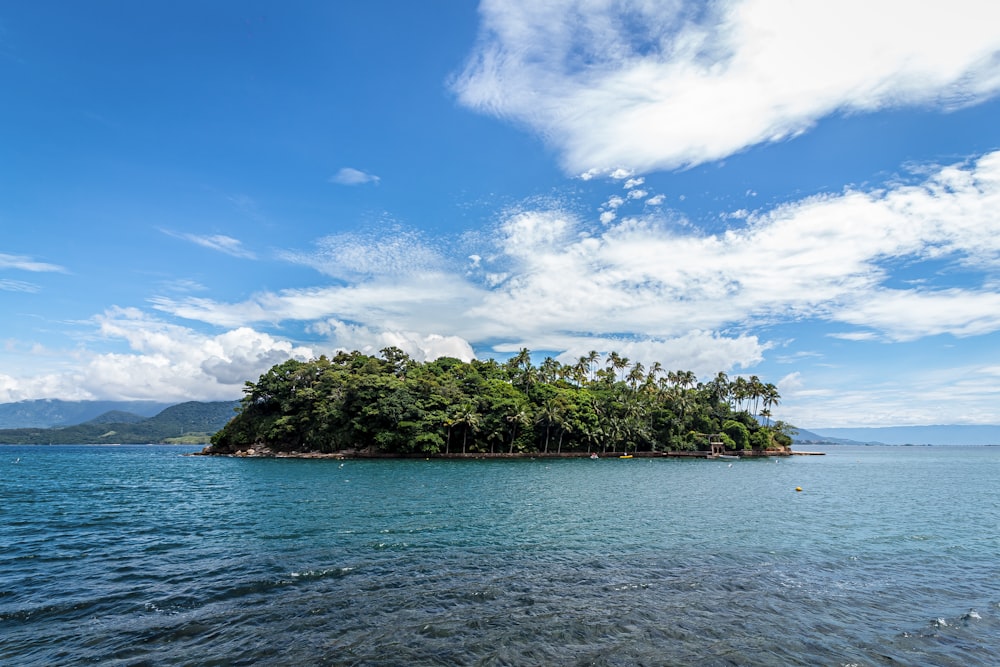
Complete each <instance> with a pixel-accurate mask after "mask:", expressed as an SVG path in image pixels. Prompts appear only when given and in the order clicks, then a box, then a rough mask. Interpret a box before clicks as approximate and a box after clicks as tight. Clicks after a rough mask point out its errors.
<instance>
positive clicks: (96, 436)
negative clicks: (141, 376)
mask: <svg viewBox="0 0 1000 667" xmlns="http://www.w3.org/2000/svg"><path fill="white" fill-rule="evenodd" d="M236 406H237V403H236V402H235V401H217V402H211V403H200V402H197V401H189V402H187V403H180V404H178V405H174V406H171V407H169V408H167V409H165V410H163V411H162V412H160V413H159V414H157V415H156V416H154V417H150V418H148V419H145V418H142V417H138V416H137V415H127V413H125V414H126V415H127V416H123V417H122V421H117V422H115V421H107V419H113V418H114V413H106V414H105V415H101V416H100V417H98V418H96V419H93V420H91V421H89V422H87V423H85V424H78V425H76V426H64V427H60V428H16V429H2V430H0V443H4V444H8V445H46V444H51V445H71V444H107V443H120V444H149V443H152V444H155V443H166V442H184V443H205V442H208V441H209V438H210V437H211V435H212V434H213V433H215V432H216V431H218V430H219V429H220V428H222V426H223V425H224V424H225V423H226V422H227V421H229V420H230V419H231V418H232V416H233V410H234V409H235V408H236ZM137 420H138V421H137Z"/></svg>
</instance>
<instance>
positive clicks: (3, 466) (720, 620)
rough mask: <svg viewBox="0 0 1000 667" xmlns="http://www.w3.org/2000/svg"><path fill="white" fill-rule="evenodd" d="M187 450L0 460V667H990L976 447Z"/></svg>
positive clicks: (984, 484)
mask: <svg viewBox="0 0 1000 667" xmlns="http://www.w3.org/2000/svg"><path fill="white" fill-rule="evenodd" d="M190 451H192V448H191V447H169V446H157V447H132V446H121V447H55V446H53V447H11V446H6V447H0V473H2V474H0V663H3V664H13V665H75V664H102V665H145V664H148V665H170V664H200V665H251V664H253V665H257V664H272V665H285V664H296V665H671V664H673V665H688V664H702V665H821V664H822V665H962V666H966V665H995V664H1000V607H998V603H1000V537H998V526H1000V493H998V491H1000V485H998V482H1000V448H997V447H857V448H850V447H831V448H829V449H827V450H826V451H827V452H828V454H827V455H826V456H817V457H791V458H787V459H781V460H776V459H768V460H756V461H738V462H733V463H732V464H730V463H729V462H720V461H674V460H663V459H657V460H649V459H640V458H636V459H631V460H619V459H602V460H598V461H591V460H586V459H574V460H559V461H552V460H516V461H425V460H414V461H347V462H343V464H341V462H338V461H330V460H321V461H316V460H265V459H228V458H205V457H192V456H184V454H185V453H188V452H190ZM796 487H801V488H802V491H801V492H796V490H795V489H796Z"/></svg>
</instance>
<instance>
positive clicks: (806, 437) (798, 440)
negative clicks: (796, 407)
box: [792, 428, 874, 446]
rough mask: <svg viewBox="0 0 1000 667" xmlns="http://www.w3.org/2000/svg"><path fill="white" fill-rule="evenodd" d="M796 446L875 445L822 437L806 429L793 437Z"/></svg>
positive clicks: (801, 429)
mask: <svg viewBox="0 0 1000 667" xmlns="http://www.w3.org/2000/svg"><path fill="white" fill-rule="evenodd" d="M792 444H793V446H794V445H865V444H874V443H867V442H859V441H857V440H850V439H848V438H835V437H833V436H827V435H820V434H819V433H816V432H814V431H807V430H805V429H804V428H800V429H798V433H796V434H795V435H793V436H792Z"/></svg>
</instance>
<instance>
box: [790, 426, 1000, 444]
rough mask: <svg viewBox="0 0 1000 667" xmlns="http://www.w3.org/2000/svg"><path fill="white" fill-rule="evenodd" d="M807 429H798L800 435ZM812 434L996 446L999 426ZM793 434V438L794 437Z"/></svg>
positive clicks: (999, 441) (867, 440)
mask: <svg viewBox="0 0 1000 667" xmlns="http://www.w3.org/2000/svg"><path fill="white" fill-rule="evenodd" d="M803 432H806V433H808V431H801V430H800V434H801V433H803ZM812 434H813V435H819V436H820V437H823V438H827V439H828V440H833V441H835V440H836V439H845V438H846V439H850V440H854V441H857V442H861V443H884V444H886V445H1000V425H970V426H963V425H938V426H886V427H881V428H814V429H812ZM798 437H801V435H800V436H797V437H796V440H798Z"/></svg>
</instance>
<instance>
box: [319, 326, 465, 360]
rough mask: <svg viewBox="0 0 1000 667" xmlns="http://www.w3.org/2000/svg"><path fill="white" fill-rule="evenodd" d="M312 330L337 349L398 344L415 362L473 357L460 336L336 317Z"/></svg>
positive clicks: (375, 349) (375, 348)
mask: <svg viewBox="0 0 1000 667" xmlns="http://www.w3.org/2000/svg"><path fill="white" fill-rule="evenodd" d="M312 330H313V331H315V332H316V333H321V334H324V335H326V336H328V337H329V340H330V343H331V344H332V345H334V346H336V347H338V348H342V349H345V350H358V351H360V352H363V353H365V354H378V353H379V351H380V350H382V349H384V348H386V347H398V348H399V349H401V350H402V351H403V352H406V353H407V354H408V355H410V357H411V358H413V359H415V360H416V361H433V360H434V359H437V358H439V357H454V358H456V359H461V360H462V361H470V360H472V359H473V358H475V356H476V355H475V353H474V352H473V351H472V346H471V345H469V342H468V341H466V340H464V339H463V338H461V337H459V336H442V335H440V334H420V333H416V332H413V331H386V330H379V329H374V328H371V327H365V326H357V325H350V324H347V323H345V322H341V321H338V320H335V319H330V320H326V321H324V322H318V323H316V324H315V325H313V327H312Z"/></svg>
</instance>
